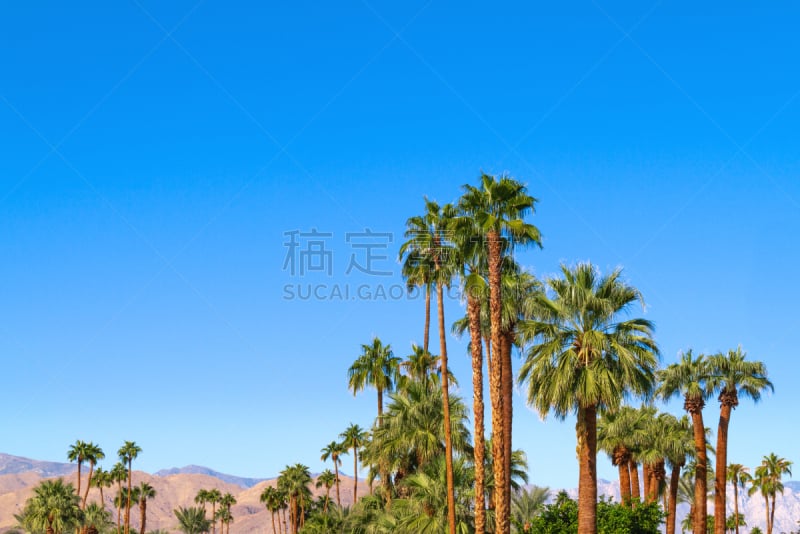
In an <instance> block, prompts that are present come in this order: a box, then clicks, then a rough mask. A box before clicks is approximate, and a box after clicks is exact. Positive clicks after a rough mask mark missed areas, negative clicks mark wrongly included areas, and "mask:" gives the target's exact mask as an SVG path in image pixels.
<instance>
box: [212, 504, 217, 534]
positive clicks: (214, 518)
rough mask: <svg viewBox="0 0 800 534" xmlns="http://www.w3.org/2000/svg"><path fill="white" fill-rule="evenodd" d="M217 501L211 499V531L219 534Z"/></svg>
mask: <svg viewBox="0 0 800 534" xmlns="http://www.w3.org/2000/svg"><path fill="white" fill-rule="evenodd" d="M216 508H217V503H216V502H214V501H211V533H212V534H217V510H216Z"/></svg>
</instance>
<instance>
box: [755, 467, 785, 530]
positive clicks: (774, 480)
mask: <svg viewBox="0 0 800 534" xmlns="http://www.w3.org/2000/svg"><path fill="white" fill-rule="evenodd" d="M791 474H792V462H790V461H789V460H787V459H785V458H781V457H779V456H777V455H776V454H775V453H774V452H773V453H770V454H768V455H766V456H764V458H763V459H762V460H761V465H759V466H758V467H756V470H755V477H753V480H752V485H753V486H752V487H751V488H750V491H749V493H750V495H752V494H753V493H754V492H755V491H756V490H758V491H760V492H761V495H763V496H764V500H765V502H766V505H767V506H766V508H767V511H766V514H767V534H772V528H773V526H774V524H775V501H776V499H777V495H778V493H781V494H782V493H783V489H784V488H783V482H782V481H781V479H782V478H783V476H784V475H791Z"/></svg>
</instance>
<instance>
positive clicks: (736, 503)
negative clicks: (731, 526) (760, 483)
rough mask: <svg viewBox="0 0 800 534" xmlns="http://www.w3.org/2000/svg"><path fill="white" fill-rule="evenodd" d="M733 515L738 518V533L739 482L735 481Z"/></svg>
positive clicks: (737, 531) (737, 520) (737, 528)
mask: <svg viewBox="0 0 800 534" xmlns="http://www.w3.org/2000/svg"><path fill="white" fill-rule="evenodd" d="M733 517H735V518H736V534H739V483H738V481H737V480H736V479H734V481H733Z"/></svg>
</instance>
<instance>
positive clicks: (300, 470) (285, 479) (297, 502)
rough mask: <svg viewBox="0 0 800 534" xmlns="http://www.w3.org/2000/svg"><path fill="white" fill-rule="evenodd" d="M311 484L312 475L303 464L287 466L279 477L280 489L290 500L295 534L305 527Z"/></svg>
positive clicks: (290, 515)
mask: <svg viewBox="0 0 800 534" xmlns="http://www.w3.org/2000/svg"><path fill="white" fill-rule="evenodd" d="M309 484H311V473H310V472H309V470H308V467H306V466H305V465H303V464H295V465H292V466H286V468H285V469H284V470H283V471H281V474H280V476H279V477H278V487H279V488H280V489H281V490H283V491H285V492H286V495H287V496H288V498H289V518H290V522H291V525H292V533H293V534H297V532H298V530H299V529H300V528H301V527H302V526H303V521H304V516H305V503H306V501H307V500H308V499H309V498H310V495H311V493H310V491H309V489H308V486H309Z"/></svg>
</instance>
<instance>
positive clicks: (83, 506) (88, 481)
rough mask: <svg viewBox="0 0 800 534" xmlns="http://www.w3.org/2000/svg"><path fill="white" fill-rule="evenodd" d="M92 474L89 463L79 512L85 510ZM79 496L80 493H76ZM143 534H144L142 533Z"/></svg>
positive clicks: (92, 463)
mask: <svg viewBox="0 0 800 534" xmlns="http://www.w3.org/2000/svg"><path fill="white" fill-rule="evenodd" d="M93 474H94V462H89V477H88V478H87V479H86V491H84V492H83V504H81V510H86V500H87V499H88V498H89V488H91V487H92V475H93ZM78 495H80V493H78ZM142 534H144V532H142Z"/></svg>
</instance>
